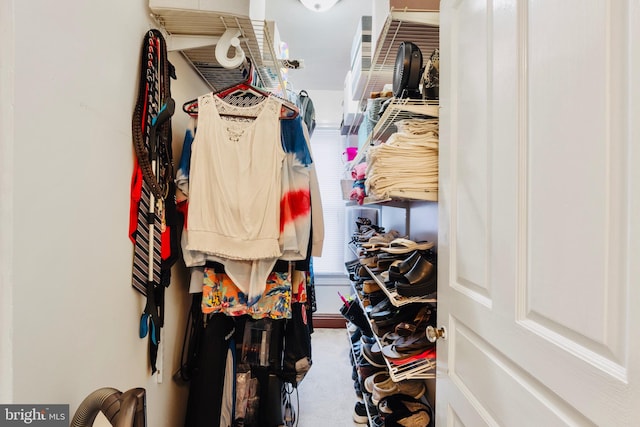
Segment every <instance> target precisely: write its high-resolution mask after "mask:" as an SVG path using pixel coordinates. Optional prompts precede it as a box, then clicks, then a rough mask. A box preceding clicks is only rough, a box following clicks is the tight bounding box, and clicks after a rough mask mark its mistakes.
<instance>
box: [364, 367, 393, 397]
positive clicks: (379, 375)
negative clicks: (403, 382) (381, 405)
mask: <svg viewBox="0 0 640 427" xmlns="http://www.w3.org/2000/svg"><path fill="white" fill-rule="evenodd" d="M390 378H391V377H389V373H388V372H386V371H379V372H376V373H375V374H373V375H371V376H370V377H367V378H366V379H365V380H364V389H365V390H366V391H367V392H368V393H373V389H374V387H375V385H376V384H377V383H383V382H385V381H388V380H389V379H390ZM376 405H377V403H376Z"/></svg>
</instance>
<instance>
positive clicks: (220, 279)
mask: <svg viewBox="0 0 640 427" xmlns="http://www.w3.org/2000/svg"><path fill="white" fill-rule="evenodd" d="M307 279H308V273H307V272H305V271H299V270H294V271H293V273H292V274H289V273H276V272H273V273H271V274H270V275H269V279H268V280H267V286H266V288H265V291H264V293H263V294H262V296H261V297H260V299H258V300H257V301H256V302H255V303H254V304H250V303H249V301H248V299H247V295H246V294H244V293H243V292H242V291H241V290H240V289H238V287H237V286H236V285H235V284H234V283H233V281H232V280H231V279H230V278H229V276H227V275H226V274H224V273H217V272H216V271H215V269H214V268H210V267H205V269H204V280H203V285H202V312H203V313H205V314H208V313H224V314H226V315H227V316H242V315H245V314H248V315H250V316H251V317H252V318H254V319H261V318H265V317H268V318H271V319H290V318H291V315H292V313H291V303H294V302H299V303H304V302H307V286H306V284H307Z"/></svg>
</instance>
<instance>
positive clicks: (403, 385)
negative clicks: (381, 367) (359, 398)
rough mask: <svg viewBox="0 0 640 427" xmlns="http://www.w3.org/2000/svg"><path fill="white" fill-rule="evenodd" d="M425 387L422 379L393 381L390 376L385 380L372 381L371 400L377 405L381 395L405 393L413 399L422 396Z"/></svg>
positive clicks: (425, 389)
mask: <svg viewBox="0 0 640 427" xmlns="http://www.w3.org/2000/svg"><path fill="white" fill-rule="evenodd" d="M426 391H427V387H426V386H425V384H424V381H423V380H403V381H399V382H394V381H393V380H392V379H391V378H389V379H388V380H386V381H383V382H379V383H374V384H373V392H372V393H371V400H372V401H373V403H374V404H375V405H377V404H378V403H379V402H380V400H381V399H382V398H383V397H386V396H391V395H393V394H407V395H409V396H411V397H413V398H414V399H419V398H421V397H422V396H424V394H425V392H426Z"/></svg>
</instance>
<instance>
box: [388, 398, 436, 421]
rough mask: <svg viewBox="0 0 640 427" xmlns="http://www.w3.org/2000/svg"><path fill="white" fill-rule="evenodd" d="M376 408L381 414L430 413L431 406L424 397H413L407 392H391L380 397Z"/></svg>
mask: <svg viewBox="0 0 640 427" xmlns="http://www.w3.org/2000/svg"><path fill="white" fill-rule="evenodd" d="M378 410H379V411H380V413H381V414H382V415H383V416H387V415H389V414H411V413H413V412H418V411H427V412H428V413H431V406H429V404H428V403H426V401H425V400H424V399H414V398H413V397H411V396H409V395H408V394H392V395H390V396H385V397H383V398H382V399H380V402H379V403H378Z"/></svg>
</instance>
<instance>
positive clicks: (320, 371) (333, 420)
mask: <svg viewBox="0 0 640 427" xmlns="http://www.w3.org/2000/svg"><path fill="white" fill-rule="evenodd" d="M311 346H312V358H313V365H312V366H311V370H310V371H309V372H308V373H307V376H306V377H305V378H304V380H303V381H302V383H301V384H300V386H299V388H298V391H299V398H300V407H299V409H298V413H297V417H298V426H299V427H329V426H330V427H342V426H346V427H352V426H358V425H361V424H356V423H354V422H353V418H352V416H353V408H354V406H355V404H356V399H357V398H356V394H355V390H354V388H353V380H352V379H351V372H352V368H351V363H350V361H349V353H350V351H351V349H350V346H349V337H348V335H347V330H346V329H316V330H315V331H314V333H313V334H312V335H311ZM294 401H295V394H294ZM294 404H295V403H294Z"/></svg>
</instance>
